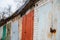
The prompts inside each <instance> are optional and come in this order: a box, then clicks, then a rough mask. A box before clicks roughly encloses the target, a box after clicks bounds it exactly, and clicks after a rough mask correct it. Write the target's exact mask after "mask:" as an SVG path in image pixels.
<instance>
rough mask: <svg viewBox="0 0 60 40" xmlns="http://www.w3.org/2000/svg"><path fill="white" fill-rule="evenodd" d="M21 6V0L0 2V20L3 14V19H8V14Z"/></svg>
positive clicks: (2, 0) (0, 0)
mask: <svg viewBox="0 0 60 40" xmlns="http://www.w3.org/2000/svg"><path fill="white" fill-rule="evenodd" d="M23 4H24V2H23V0H0V19H1V18H2V15H3V13H5V14H4V15H5V17H8V16H9V14H10V15H11V14H13V13H14V12H15V11H16V10H18V8H20V7H21V6H22V5H23Z"/></svg>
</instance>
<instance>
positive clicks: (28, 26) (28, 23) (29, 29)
mask: <svg viewBox="0 0 60 40" xmlns="http://www.w3.org/2000/svg"><path fill="white" fill-rule="evenodd" d="M33 24H34V10H31V11H30V12H29V13H28V14H27V15H25V16H24V17H23V19H22V40H33Z"/></svg>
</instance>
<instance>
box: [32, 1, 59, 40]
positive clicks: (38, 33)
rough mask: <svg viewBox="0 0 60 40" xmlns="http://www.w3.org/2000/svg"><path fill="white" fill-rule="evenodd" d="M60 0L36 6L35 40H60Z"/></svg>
mask: <svg viewBox="0 0 60 40" xmlns="http://www.w3.org/2000/svg"><path fill="white" fill-rule="evenodd" d="M59 2H60V1H59V0H53V2H52V1H49V2H47V3H46V2H45V4H44V3H43V5H39V3H38V6H36V7H35V12H34V38H33V39H34V40H60V12H59V11H60V3H59Z"/></svg>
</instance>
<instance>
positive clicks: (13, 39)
mask: <svg viewBox="0 0 60 40" xmlns="http://www.w3.org/2000/svg"><path fill="white" fill-rule="evenodd" d="M11 29H12V31H11V34H12V35H11V40H19V33H18V21H14V22H12V23H11Z"/></svg>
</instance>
